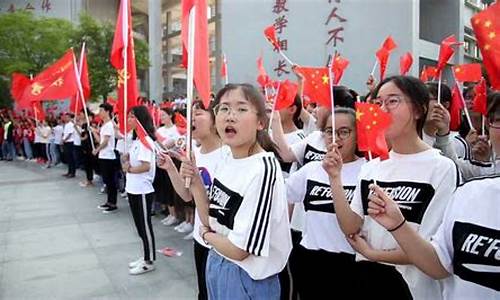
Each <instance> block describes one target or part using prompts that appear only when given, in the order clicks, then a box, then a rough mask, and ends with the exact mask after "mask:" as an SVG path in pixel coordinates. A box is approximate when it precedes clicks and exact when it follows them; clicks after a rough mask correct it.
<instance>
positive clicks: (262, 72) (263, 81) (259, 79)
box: [257, 54, 271, 88]
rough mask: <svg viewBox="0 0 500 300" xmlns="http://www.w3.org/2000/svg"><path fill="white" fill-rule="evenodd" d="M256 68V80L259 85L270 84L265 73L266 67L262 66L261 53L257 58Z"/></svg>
mask: <svg viewBox="0 0 500 300" xmlns="http://www.w3.org/2000/svg"><path fill="white" fill-rule="evenodd" d="M257 69H258V70H259V75H258V76H257V82H258V83H259V84H260V86H261V87H263V88H265V87H266V85H268V84H270V82H271V79H270V78H269V76H268V75H267V73H266V69H265V68H264V63H263V61H262V54H261V55H260V56H259V58H257Z"/></svg>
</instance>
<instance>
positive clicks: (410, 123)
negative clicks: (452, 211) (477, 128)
mask: <svg viewBox="0 0 500 300" xmlns="http://www.w3.org/2000/svg"><path fill="white" fill-rule="evenodd" d="M374 95H375V96H376V99H375V100H376V102H378V103H379V104H380V105H381V107H382V109H384V110H385V111H388V112H389V113H390V114H391V117H392V124H391V126H390V127H389V128H388V129H387V131H386V133H385V137H386V139H387V141H388V142H389V144H390V145H391V146H392V150H391V151H390V153H389V159H387V160H384V161H381V160H380V159H378V158H377V159H374V160H372V161H370V162H368V163H367V164H365V165H364V166H363V168H362V169H361V172H360V174H359V179H358V182H357V185H356V191H355V193H354V198H353V200H352V202H351V204H350V205H349V202H348V201H347V198H346V196H345V192H344V188H343V180H344V179H343V176H342V173H341V170H342V156H341V153H340V151H339V149H338V147H337V146H336V145H334V147H333V148H332V150H331V151H329V152H328V154H327V156H326V158H325V162H324V166H325V169H326V170H327V172H328V173H329V177H330V183H331V188H332V192H333V199H334V206H335V212H336V214H337V218H338V220H339V224H340V227H341V229H342V231H343V232H344V233H345V234H346V235H347V236H348V240H349V242H350V243H351V245H352V246H353V248H354V249H355V250H356V251H357V252H358V254H357V257H356V260H358V263H357V265H358V274H357V275H358V276H357V279H356V282H357V283H358V284H359V287H358V288H357V289H356V290H357V291H358V292H359V293H360V295H359V297H358V298H368V297H370V298H373V297H375V298H388V299H411V298H412V296H413V297H415V298H416V299H439V298H440V297H441V290H440V285H439V282H437V281H434V280H432V279H431V278H430V277H428V276H426V275H425V274H424V273H422V272H420V271H419V270H418V269H416V268H415V267H413V266H402V265H406V264H409V263H410V261H409V259H408V256H407V255H406V253H405V252H404V251H402V250H401V249H400V248H399V247H398V246H397V243H396V242H395V240H394V239H393V238H392V236H391V234H390V232H388V231H387V230H386V229H385V228H383V227H382V226H380V225H378V224H377V223H376V222H374V220H373V219H372V218H371V216H369V215H368V212H367V209H368V201H369V199H370V198H371V197H373V196H372V194H371V193H370V189H369V186H370V185H371V184H373V183H374V182H376V184H377V185H378V186H380V187H381V188H382V190H383V191H384V193H385V194H386V195H387V197H391V198H392V199H394V200H395V201H396V202H397V203H398V205H399V206H400V207H401V209H402V210H403V214H404V216H405V219H406V220H407V222H408V224H410V225H411V226H412V227H413V228H414V229H415V230H417V231H418V232H419V234H420V235H421V236H422V237H423V238H425V239H429V238H430V237H431V236H432V235H433V234H434V233H435V232H436V230H437V227H438V226H439V224H440V222H441V220H442V217H443V213H444V209H445V207H446V205H447V203H448V202H449V199H450V198H451V194H452V192H453V191H454V190H455V188H456V186H457V184H458V181H459V174H458V172H457V169H456V167H455V165H454V164H453V162H452V161H451V160H450V159H448V158H445V157H444V156H442V155H440V153H439V151H438V150H435V149H432V148H431V147H430V146H428V145H427V144H426V143H425V142H423V141H422V139H421V138H420V135H421V131H422V127H423V125H424V122H425V119H426V113H427V109H428V104H429V93H428V92H427V89H426V87H425V85H424V84H423V83H422V82H421V81H419V80H418V79H416V78H413V77H407V76H394V77H389V78H386V79H385V80H383V81H382V82H381V83H380V84H379V85H378V86H377V88H376V89H375V91H374ZM397 225H399V224H397ZM389 229H390V230H396V229H397V227H394V228H389ZM396 265H397V269H396ZM382 285H383V286H387V287H388V288H386V289H383V290H382V289H380V286H382ZM410 290H411V293H410Z"/></svg>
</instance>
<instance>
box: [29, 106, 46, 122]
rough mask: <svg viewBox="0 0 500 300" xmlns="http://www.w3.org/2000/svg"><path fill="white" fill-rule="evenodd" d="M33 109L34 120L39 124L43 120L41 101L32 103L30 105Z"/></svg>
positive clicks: (43, 113) (43, 112)
mask: <svg viewBox="0 0 500 300" xmlns="http://www.w3.org/2000/svg"><path fill="white" fill-rule="evenodd" d="M31 105H32V108H33V114H34V115H35V119H36V120H37V121H38V122H40V121H42V120H45V111H44V110H43V105H42V101H34V102H32V103H31Z"/></svg>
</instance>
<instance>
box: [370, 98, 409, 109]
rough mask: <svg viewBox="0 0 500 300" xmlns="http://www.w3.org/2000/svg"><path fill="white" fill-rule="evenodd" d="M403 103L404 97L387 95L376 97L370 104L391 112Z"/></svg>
mask: <svg viewBox="0 0 500 300" xmlns="http://www.w3.org/2000/svg"><path fill="white" fill-rule="evenodd" d="M403 101H404V96H402V95H388V96H386V97H377V98H375V99H373V100H372V103H373V104H376V105H378V106H380V107H382V106H384V107H385V108H386V109H388V110H393V109H396V108H397V107H398V106H399V104H401V102H403Z"/></svg>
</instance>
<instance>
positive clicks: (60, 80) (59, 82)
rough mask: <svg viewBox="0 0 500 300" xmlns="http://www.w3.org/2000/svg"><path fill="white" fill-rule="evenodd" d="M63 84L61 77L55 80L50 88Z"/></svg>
mask: <svg viewBox="0 0 500 300" xmlns="http://www.w3.org/2000/svg"><path fill="white" fill-rule="evenodd" d="M63 83H64V80H63V79H62V77H59V78H57V79H56V80H55V81H54V82H52V84H51V85H50V86H62V85H63Z"/></svg>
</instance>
